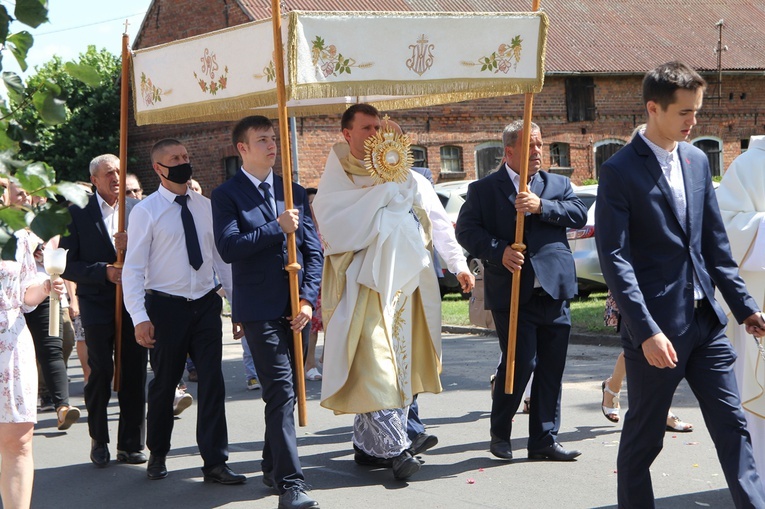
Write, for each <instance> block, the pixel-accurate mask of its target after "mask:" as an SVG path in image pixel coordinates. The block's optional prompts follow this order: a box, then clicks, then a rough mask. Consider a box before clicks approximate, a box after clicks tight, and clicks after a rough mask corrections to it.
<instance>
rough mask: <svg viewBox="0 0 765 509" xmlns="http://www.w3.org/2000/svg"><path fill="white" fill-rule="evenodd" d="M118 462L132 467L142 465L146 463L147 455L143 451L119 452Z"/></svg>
mask: <svg viewBox="0 0 765 509" xmlns="http://www.w3.org/2000/svg"><path fill="white" fill-rule="evenodd" d="M117 461H119V462H121V463H129V464H131V465H140V464H141V463H146V455H145V454H144V453H142V452H141V451H136V452H127V451H120V450H118V451H117Z"/></svg>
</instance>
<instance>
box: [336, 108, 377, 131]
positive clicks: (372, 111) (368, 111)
mask: <svg viewBox="0 0 765 509" xmlns="http://www.w3.org/2000/svg"><path fill="white" fill-rule="evenodd" d="M356 113H363V114H364V115H369V116H370V117H377V118H380V112H379V111H378V109H377V108H375V107H374V106H372V105H371V104H367V103H358V104H354V105H353V106H351V107H350V108H348V109H347V110H345V112H344V113H343V118H342V119H340V128H341V129H350V128H351V124H353V118H354V117H355V116H356Z"/></svg>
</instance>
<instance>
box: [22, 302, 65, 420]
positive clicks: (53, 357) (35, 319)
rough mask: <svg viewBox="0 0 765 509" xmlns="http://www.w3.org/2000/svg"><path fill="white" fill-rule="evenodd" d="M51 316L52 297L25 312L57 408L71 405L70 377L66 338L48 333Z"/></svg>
mask: <svg viewBox="0 0 765 509" xmlns="http://www.w3.org/2000/svg"><path fill="white" fill-rule="evenodd" d="M49 317H50V297H48V298H47V299H45V300H44V301H42V302H41V303H40V305H39V306H37V307H36V308H35V309H34V310H33V311H32V312H30V313H25V314H24V318H25V320H26V321H27V327H29V332H31V333H32V339H33V341H34V344H35V355H36V356H37V362H38V364H39V365H40V371H41V372H42V376H43V380H45V386H46V387H47V388H48V392H49V393H50V395H51V397H52V398H53V404H54V405H55V407H56V408H58V407H60V406H62V405H66V406H68V405H69V379H68V378H67V374H66V363H65V362H64V347H63V345H64V340H63V338H62V336H61V333H59V335H58V336H51V335H49V334H48V320H49ZM59 324H60V325H61V328H60V331H63V325H64V321H63V318H62V317H61V316H59Z"/></svg>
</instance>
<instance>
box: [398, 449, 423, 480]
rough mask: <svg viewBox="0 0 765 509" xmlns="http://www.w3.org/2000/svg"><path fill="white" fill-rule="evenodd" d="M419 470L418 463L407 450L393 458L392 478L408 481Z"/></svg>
mask: <svg viewBox="0 0 765 509" xmlns="http://www.w3.org/2000/svg"><path fill="white" fill-rule="evenodd" d="M419 470H420V462H419V461H417V459H416V458H414V457H413V456H412V452H411V451H410V450H409V449H407V450H405V451H404V452H402V453H401V454H399V455H398V456H396V457H395V458H393V477H395V478H396V479H399V480H403V479H408V478H409V477H411V476H412V475H413V474H415V473H416V472H418V471H419Z"/></svg>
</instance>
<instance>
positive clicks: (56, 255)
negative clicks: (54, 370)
mask: <svg viewBox="0 0 765 509" xmlns="http://www.w3.org/2000/svg"><path fill="white" fill-rule="evenodd" d="M66 252H67V250H66V249H63V248H57V249H53V248H51V247H50V246H46V247H45V250H43V265H44V266H45V272H47V273H48V275H49V276H50V284H51V292H50V315H49V317H48V335H49V336H59V334H60V326H59V316H60V315H61V301H60V300H59V298H58V294H57V293H56V292H54V291H53V281H55V280H56V279H58V278H59V276H61V274H63V272H64V270H66Z"/></svg>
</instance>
